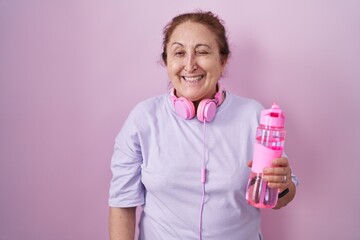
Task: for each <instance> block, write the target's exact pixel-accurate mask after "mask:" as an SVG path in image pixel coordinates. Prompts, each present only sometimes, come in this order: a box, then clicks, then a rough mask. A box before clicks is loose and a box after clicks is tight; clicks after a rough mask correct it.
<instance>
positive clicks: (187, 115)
mask: <svg viewBox="0 0 360 240" xmlns="http://www.w3.org/2000/svg"><path fill="white" fill-rule="evenodd" d="M174 107H175V111H176V113H177V114H178V115H179V116H180V117H181V118H182V119H192V118H193V117H194V116H195V107H194V104H193V103H192V102H191V101H189V100H187V99H186V98H184V97H179V98H177V99H176V100H175V101H174Z"/></svg>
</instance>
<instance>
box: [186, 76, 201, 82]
mask: <svg viewBox="0 0 360 240" xmlns="http://www.w3.org/2000/svg"><path fill="white" fill-rule="evenodd" d="M183 78H184V79H185V81H187V82H196V81H199V80H201V79H202V78H203V76H196V77H185V76H184V77H183Z"/></svg>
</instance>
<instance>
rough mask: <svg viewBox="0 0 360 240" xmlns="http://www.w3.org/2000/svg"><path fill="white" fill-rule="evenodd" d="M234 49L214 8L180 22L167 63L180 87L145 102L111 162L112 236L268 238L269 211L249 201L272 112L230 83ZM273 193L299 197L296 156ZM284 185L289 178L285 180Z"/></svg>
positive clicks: (271, 174) (270, 172)
mask: <svg viewBox="0 0 360 240" xmlns="http://www.w3.org/2000/svg"><path fill="white" fill-rule="evenodd" d="M229 54H230V50H229V46H228V42H227V37H226V32H225V28H224V25H223V22H222V20H221V19H219V18H218V17H217V16H216V15H215V14H213V13H211V12H193V13H185V14H181V15H178V16H176V17H175V18H173V19H172V21H171V22H170V23H169V24H168V25H166V27H165V28H164V39H163V53H162V58H163V61H164V63H165V66H166V69H167V72H168V76H169V79H170V81H171V83H172V89H171V90H170V91H169V92H168V93H166V94H164V95H161V96H156V97H153V98H150V99H147V100H145V101H142V102H141V103H139V104H138V105H137V106H136V107H135V108H134V109H133V110H132V111H131V113H130V115H129V116H128V118H127V120H126V122H125V123H124V125H123V127H122V129H121V131H120V133H119V134H118V136H117V137H116V141H115V149H114V154H113V157H112V162H111V169H112V172H113V178H112V181H111V186H110V197H109V206H110V236H111V239H112V240H120V239H121V240H133V239H134V236H135V222H136V220H135V218H136V216H135V209H136V207H137V206H142V208H143V211H142V214H141V216H140V220H139V239H141V240H161V239H164V240H171V239H187V240H188V239H209V240H210V239H212V240H218V239H226V240H235V239H236V240H239V239H244V240H258V239H261V230H260V211H259V209H257V208H254V207H252V206H251V205H249V204H248V203H247V201H246V199H245V192H246V185H247V181H248V178H249V174H250V168H249V166H251V158H252V152H253V144H254V139H255V132H256V127H257V126H258V122H259V114H260V111H261V110H262V106H261V105H260V104H259V103H258V102H257V101H255V100H252V99H247V98H243V97H240V96H236V95H234V94H232V93H231V92H229V91H225V90H224V89H223V88H222V87H221V82H220V79H221V76H222V75H223V73H224V69H225V67H226V64H227V61H228V58H229ZM264 174H265V177H264V179H265V180H266V181H267V182H268V186H269V187H271V188H278V189H279V192H283V190H285V189H286V192H287V194H285V196H283V197H282V198H280V199H279V200H278V202H277V205H276V206H275V208H277V209H278V208H281V207H283V206H285V205H287V204H288V203H289V202H290V201H291V200H292V199H293V198H294V196H295V191H296V186H295V185H296V181H297V180H296V177H295V176H294V175H292V173H291V168H290V165H289V161H288V159H287V158H278V159H274V160H273V167H270V168H266V169H264ZM284 179H285V180H286V181H285V182H284Z"/></svg>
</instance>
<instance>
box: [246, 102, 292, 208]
mask: <svg viewBox="0 0 360 240" xmlns="http://www.w3.org/2000/svg"><path fill="white" fill-rule="evenodd" d="M284 123H285V116H284V113H283V111H282V110H281V109H280V107H279V106H278V105H276V104H275V103H273V105H272V106H271V109H265V110H263V111H262V112H261V116H260V125H259V127H258V128H257V132H256V141H255V145H254V155H253V164H252V167H251V174H250V178H249V182H248V185H247V189H246V200H247V201H248V203H249V204H251V205H252V206H254V207H257V208H273V207H275V205H276V203H277V200H278V189H277V188H269V187H268V186H267V182H266V181H263V180H262V171H263V169H264V168H265V167H270V166H272V164H271V162H272V160H273V159H275V158H279V157H281V156H282V153H283V149H284V143H285V134H286V132H285V129H284Z"/></svg>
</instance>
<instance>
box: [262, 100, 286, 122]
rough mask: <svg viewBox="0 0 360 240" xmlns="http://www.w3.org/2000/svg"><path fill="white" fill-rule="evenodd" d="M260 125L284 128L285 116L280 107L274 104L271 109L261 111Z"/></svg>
mask: <svg viewBox="0 0 360 240" xmlns="http://www.w3.org/2000/svg"><path fill="white" fill-rule="evenodd" d="M260 124H262V125H265V126H269V127H284V125H285V115H284V112H283V111H282V110H281V108H280V107H279V105H277V104H276V103H273V104H272V106H271V108H270V109H265V110H263V111H261V116H260Z"/></svg>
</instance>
